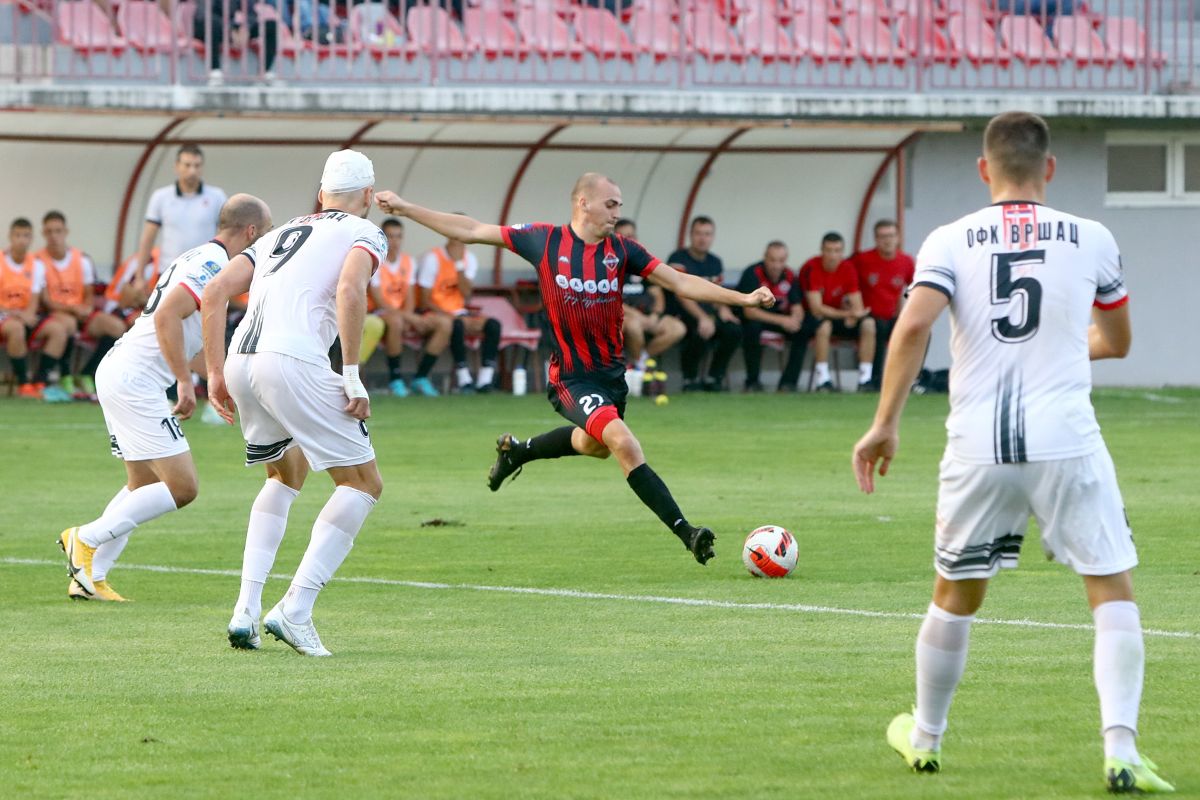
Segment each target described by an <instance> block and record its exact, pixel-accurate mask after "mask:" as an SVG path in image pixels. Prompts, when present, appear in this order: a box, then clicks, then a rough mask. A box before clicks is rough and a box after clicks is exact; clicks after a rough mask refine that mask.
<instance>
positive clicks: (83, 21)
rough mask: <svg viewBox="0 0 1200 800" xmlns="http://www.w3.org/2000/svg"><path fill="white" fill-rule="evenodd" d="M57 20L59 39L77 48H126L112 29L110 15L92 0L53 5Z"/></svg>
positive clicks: (117, 50)
mask: <svg viewBox="0 0 1200 800" xmlns="http://www.w3.org/2000/svg"><path fill="white" fill-rule="evenodd" d="M54 20H55V22H56V23H57V24H58V40H59V41H60V42H62V43H63V44H68V45H70V46H71V47H74V48H75V49H76V50H82V51H90V50H110V51H113V52H119V51H121V50H124V49H125V46H126V42H125V40H124V39H123V38H121V36H119V35H118V34H117V32H116V31H114V30H113V28H112V23H111V22H109V21H108V17H106V16H105V15H104V12H103V11H101V10H100V7H99V6H97V5H96V4H95V3H93V2H92V0H80V2H67V1H66V0H64V2H60V3H59V4H58V5H57V6H55V7H54Z"/></svg>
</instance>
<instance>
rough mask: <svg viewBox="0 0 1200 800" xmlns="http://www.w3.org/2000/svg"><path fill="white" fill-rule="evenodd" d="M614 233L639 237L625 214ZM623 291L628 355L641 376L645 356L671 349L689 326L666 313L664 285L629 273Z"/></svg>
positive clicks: (636, 376) (635, 372)
mask: <svg viewBox="0 0 1200 800" xmlns="http://www.w3.org/2000/svg"><path fill="white" fill-rule="evenodd" d="M613 233H614V234H616V235H617V236H624V237H625V238H626V239H634V240H636V239H637V225H636V224H634V221H633V220H631V219H625V218H622V219H620V220H618V221H617V225H616V227H615V228H613ZM621 292H622V294H621V298H622V301H623V302H624V305H625V326H624V331H625V355H626V358H627V360H628V362H629V368H630V369H631V370H634V373H633V375H634V379H636V380H641V375H642V368H643V366H644V363H645V361H646V356H652V357H658V356H660V355H662V354H663V353H665V352H667V351H668V350H670V349H671V348H672V347H674V346H675V344H677V343H678V342H679V340H680V339H682V338H683V337H684V335H685V334H686V333H687V328H686V327H685V326H684V324H683V321H682V320H681V319H679V318H678V317H673V316H671V315H669V314H666V313H665V310H666V302H667V300H666V295H665V293H664V292H663V290H662V287H660V286H655V285H654V284H652V283H650V282H649V281H646V280H645V279H643V278H642V276H641V275H633V274H629V275H626V276H625V285H624V286H622V287H621Z"/></svg>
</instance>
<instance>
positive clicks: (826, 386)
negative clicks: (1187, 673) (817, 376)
mask: <svg viewBox="0 0 1200 800" xmlns="http://www.w3.org/2000/svg"><path fill="white" fill-rule="evenodd" d="M813 391H816V392H822V393H825V394H833V393H834V392H836V391H837V389H835V388H833V381H825V382H824V383H822V384H821V385H820V386H818V387H817V388H816V389H814V390H813Z"/></svg>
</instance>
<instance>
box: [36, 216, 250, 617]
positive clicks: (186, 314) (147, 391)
mask: <svg viewBox="0 0 1200 800" xmlns="http://www.w3.org/2000/svg"><path fill="white" fill-rule="evenodd" d="M270 227H271V211H270V209H268V208H267V205H266V204H265V203H264V202H263V201H261V200H259V199H258V198H257V197H252V196H251V195H248V194H237V195H234V196H233V197H231V198H229V200H227V201H226V202H225V204H224V206H222V208H221V213H220V222H219V224H218V230H217V235H216V237H215V238H214V239H213V240H212V241H210V242H207V243H206V244H202V245H200V246H199V247H194V248H192V249H191V250H188V251H187V252H186V253H184V254H183V255H181V256H179V258H177V259H175V261H174V262H173V263H172V264H171V265H170V266H169V267H168V268H167V269H166V271H164V272H163V273H162V277H160V278H159V280H158V283H157V285H155V287H154V289H153V291H152V292H151V293H150V297H149V299H148V300H147V301H146V307H145V310H143V311H142V314H141V316H140V317H138V319H137V321H136V322H134V324H133V327H131V328H130V329H129V330H128V331H127V332H126V333H125V335H123V336H122V337H121V338H120V339H118V340H117V343H116V344H115V345H113V348H112V349H111V350H110V351H109V352H108V354H107V355H106V356H105V357H104V360H103V361H101V362H100V365H99V367H98V368H97V370H96V393H97V395H98V396H99V399H100V407H101V409H103V411H104V422H105V424H106V425H107V426H108V433H109V441H110V443H111V446H112V453H113V455H114V456H116V457H117V458H120V459H122V460H123V461H124V462H125V473H126V483H125V485H124V486H122V487H121V490H120V491H119V492H117V494H116V496H115V497H113V499H112V500H111V501H109V504H108V507H107V508H105V509H104V512H103V513H102V514H101V515H100V517H99V518H98V519H95V520H93V521H92V522H89V523H87V524H86V525H81V526H79V527H74V528H68V529H67V530H65V531H63V532H62V535H61V536H60V537H59V545H60V546H61V547H62V548H63V550H64V552H66V554H67V563H68V567H69V570H70V572H71V583H70V585H69V586H68V589H67V594H68V596H69V597H72V598H74V599H82V600H92V599H95V600H112V601H120V600H123V599H124V598H123V597H121V595H120V594H118V593H117V592H116V590H115V589H113V588H112V586H110V585H109V583H108V580H107V578H108V570H109V568H111V567H112V565H113V563H114V562H115V561H116V560H117V557H118V556H119V555H120V554H121V551H122V550H124V549H125V544H126V543H127V542H128V540H129V534H130V533H131V532H132V531H133V529H134V528H136V527H137V526H138V525H141V524H143V523H145V522H149V521H150V520H152V519H154V518H156V517H160V516H162V515H163V514H166V513H167V512H169V511H175V510H176V509H179V508H183V507H184V506H186V505H187V504H188V503H190V502H192V500H194V499H195V498H196V492H197V488H198V482H197V479H196V466H195V464H193V463H192V454H191V453H190V452H189V450H188V442H187V439H186V438H185V437H184V434H183V428H182V427H181V426H180V424H179V421H180V420H181V419H187V418H188V417H190V416H191V415H192V412H193V411H194V410H195V408H196V393H195V389H194V387H193V386H192V373H191V370H190V369H188V362H189V361H191V360H192V358H193V357H194V356H195V355H196V354H197V353H198V352H200V346H201V340H200V315H199V314H197V313H196V311H197V310H198V309H199V308H200V296H201V293H203V291H204V287H205V285H206V284H208V282H209V281H210V280H211V279H212V278H213V276H215V275H216V274H217V273H219V272H220V271H221V268H222V267H224V266H225V264H226V263H227V262H228V261H229V253H230V252H234V253H237V252H239V251H240V250H243V249H245V248H246V247H249V246H250V245H252V244H254V242H255V241H256V240H257V239H258V237H259V236H261V235H262V234H263V233H265V232H266V231H267V230H268V229H270ZM176 382H177V383H178V402H176V404H175V407H174V408H172V407H171V405H170V403H169V402H168V401H167V397H166V390H167V389H168V388H169V387H170V386H171V384H172V383H176Z"/></svg>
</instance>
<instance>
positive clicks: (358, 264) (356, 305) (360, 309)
mask: <svg viewBox="0 0 1200 800" xmlns="http://www.w3.org/2000/svg"><path fill="white" fill-rule="evenodd" d="M374 266H375V265H374V262H373V261H372V258H371V256H370V254H369V253H367V251H366V250H363V249H362V248H360V247H355V248H354V249H353V250H351V251H350V253H349V254H348V255H347V256H346V260H345V261H344V262H343V263H342V274H341V276H340V277H339V278H338V287H337V323H338V338H339V339H341V342H342V390H343V391H344V392H345V393H346V399H347V401H348V402H347V404H346V409H345V410H346V413H347V414H349V415H350V416H352V417H354V418H355V419H358V420H363V419H366V418H367V417H369V416H371V400H370V398H369V397H368V395H367V389H366V387H365V386H363V382H362V379H361V378H360V377H359V375H358V351H359V349H360V348H361V347H362V329H363V318H364V317H365V316H366V314H367V286H368V285H369V284H370V283H371V271H372V269H373V268H374Z"/></svg>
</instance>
